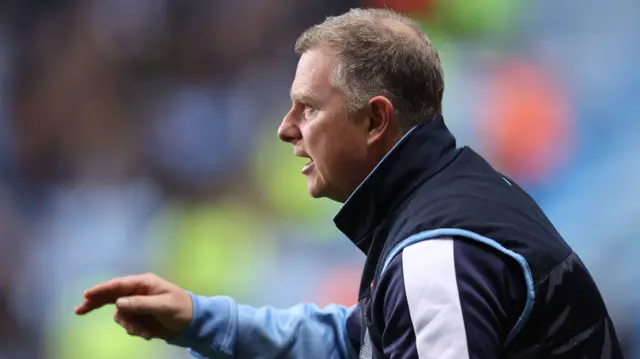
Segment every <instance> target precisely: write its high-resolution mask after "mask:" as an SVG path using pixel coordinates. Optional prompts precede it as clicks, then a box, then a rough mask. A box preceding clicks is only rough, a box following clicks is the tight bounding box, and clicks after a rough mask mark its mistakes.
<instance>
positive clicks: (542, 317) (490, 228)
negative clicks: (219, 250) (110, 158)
mask: <svg viewBox="0 0 640 359" xmlns="http://www.w3.org/2000/svg"><path fill="white" fill-rule="evenodd" d="M335 223H336V225H337V226H338V228H339V229H340V230H342V231H343V232H344V233H345V234H346V235H347V237H349V238H350V239H351V240H352V241H353V242H354V244H355V245H357V246H358V247H359V248H360V249H361V250H362V251H363V252H364V253H365V254H366V255H367V260H366V263H365V268H364V270H363V275H362V281H361V285H360V295H359V302H358V305H356V306H355V307H352V308H345V307H342V306H337V305H336V306H328V307H326V308H318V307H316V306H314V305H312V304H300V305H298V306H295V307H293V308H289V309H274V308H270V307H264V308H252V307H248V306H242V305H238V304H236V303H235V302H234V301H233V300H232V299H230V298H227V297H214V298H207V297H200V296H195V295H194V296H192V298H193V303H194V312H195V315H194V320H193V322H192V324H191V326H190V327H189V328H188V329H187V330H186V331H185V333H183V334H182V335H181V336H180V337H179V338H176V339H175V340H173V341H171V342H170V343H171V344H176V345H180V346H183V347H188V348H190V349H191V352H192V354H193V355H194V356H196V357H200V358H265V359H266V358H292V359H293V358H296V359H297V358H305V359H306V358H308V359H314V358H318V359H320V358H322V359H325V358H336V359H338V358H340V359H342V358H362V359H370V358H371V359H373V358H392V359H401V358H402V359H409V358H415V359H425V358H429V359H431V358H433V359H465V358H476V359H489V358H525V359H526V358H545V359H547V358H552V359H561V358H562V359H564V358H585V359H590V358H593V359H596V358H598V359H605V358H606V359H609V358H610V359H618V358H622V354H621V350H620V345H619V343H618V340H617V337H616V333H615V330H614V328H613V325H612V323H611V319H610V318H609V315H608V313H607V310H606V308H605V305H604V302H603V300H602V298H601V296H600V293H599V291H598V289H597V287H596V285H595V283H594V282H593V280H592V279H591V276H590V275H589V273H588V271H587V270H586V268H585V267H584V265H583V264H582V262H581V261H580V259H579V258H578V256H577V255H576V254H575V253H574V252H573V251H572V250H571V248H570V247H569V246H568V245H567V244H566V243H565V242H564V240H563V239H562V238H561V236H560V234H558V232H557V231H556V230H555V228H554V227H553V225H552V224H551V223H550V222H549V220H548V219H547V218H546V216H545V215H544V214H543V212H542V211H541V210H540V208H539V207H538V206H537V204H536V203H535V202H534V201H533V200H532V199H531V198H530V197H529V196H528V195H527V194H526V193H525V192H524V191H522V190H521V189H520V188H519V187H518V186H517V185H516V184H515V183H514V182H513V181H512V180H510V179H508V178H506V177H505V176H503V175H501V174H500V173H498V172H496V171H495V170H494V169H493V168H491V166H489V164H487V163H486V162H485V161H484V160H483V159H482V158H481V157H480V156H479V155H477V154H476V153H475V152H473V151H472V150H471V149H469V148H466V147H465V148H456V145H455V139H454V138H453V136H452V135H451V133H450V132H449V131H448V129H447V128H446V126H445V125H444V121H443V119H442V118H441V117H437V118H435V119H433V120H431V121H429V122H427V123H426V124H423V125H420V126H417V127H416V128H414V129H413V130H411V131H410V132H409V133H408V134H407V135H405V136H404V137H403V139H402V140H401V141H400V142H399V143H398V144H397V145H396V146H395V147H394V149H393V150H392V151H390V152H389V154H388V155H387V156H386V157H385V158H384V159H383V160H382V161H381V162H380V164H379V165H378V167H377V168H376V169H375V170H374V171H373V172H372V173H371V174H370V175H369V176H368V177H367V179H365V181H364V182H363V183H362V184H361V185H360V186H359V187H358V189H356V191H355V192H354V193H353V194H352V196H351V197H350V198H349V199H348V200H347V202H346V203H345V205H344V206H343V207H342V209H341V210H340V212H339V213H338V214H337V215H336V217H335Z"/></svg>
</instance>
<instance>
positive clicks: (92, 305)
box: [75, 301, 104, 315]
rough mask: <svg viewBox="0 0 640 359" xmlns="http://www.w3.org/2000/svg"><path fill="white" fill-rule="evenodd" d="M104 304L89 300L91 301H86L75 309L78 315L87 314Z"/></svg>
mask: <svg viewBox="0 0 640 359" xmlns="http://www.w3.org/2000/svg"><path fill="white" fill-rule="evenodd" d="M103 305H104V304H101V303H98V302H89V301H85V302H84V303H82V304H80V305H79V306H77V307H76V309H75V313H76V315H85V314H87V313H89V312H92V311H94V310H96V309H98V308H100V307H102V306H103Z"/></svg>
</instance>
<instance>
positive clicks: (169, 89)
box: [0, 0, 640, 359]
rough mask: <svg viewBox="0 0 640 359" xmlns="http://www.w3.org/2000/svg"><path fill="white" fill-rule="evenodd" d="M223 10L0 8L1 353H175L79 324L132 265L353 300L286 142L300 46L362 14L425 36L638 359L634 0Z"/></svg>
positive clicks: (430, 0) (278, 3) (21, 3)
mask: <svg viewBox="0 0 640 359" xmlns="http://www.w3.org/2000/svg"><path fill="white" fill-rule="evenodd" d="M229 4H230V3H229V2H228V1H221V0H212V1H204V2H203V1H191V0H189V1H184V0H163V1H152V0H138V1H123V0H118V1H115V0H109V1H105V0H88V1H77V0H75V1H74V0H57V1H40V0H8V1H4V2H2V3H1V4H0V267H2V270H0V359H5V358H10V359H22V358H25V359H27V358H28V359H75V358H94V359H95V358H97V359H101V358H104V359H107V358H119V359H140V358H159V359H179V358H186V357H187V355H186V353H185V352H184V351H182V350H176V349H173V348H168V347H167V346H165V345H163V344H162V343H154V344H151V345H150V344H149V343H146V342H143V341H138V340H135V339H132V338H129V337H128V336H127V335H126V334H125V333H124V332H122V331H121V330H120V329H119V328H118V327H117V326H116V325H115V324H113V322H112V321H111V318H110V317H111V311H112V309H110V308H106V309H104V310H102V311H101V312H100V313H99V314H96V315H94V316H90V317H86V318H82V319H78V318H76V317H74V316H73V308H74V306H75V305H76V304H77V302H78V301H79V300H80V299H81V295H82V291H83V289H85V288H86V287H87V286H90V285H92V284H95V283H96V282H99V281H103V280H108V279H110V278H111V277H114V276H118V275H123V274H129V273H139V272H146V271H153V272H156V273H158V274H160V275H162V276H164V277H166V278H168V279H170V280H172V281H174V282H176V283H178V284H180V285H182V286H184V287H185V288H187V289H191V290H193V291H197V292H198V293H201V294H206V295H218V294H221V295H231V296H234V297H236V298H237V299H238V300H239V301H242V302H244V303H248V304H253V305H262V304H273V305H276V306H286V305H290V304H294V303H296V302H299V301H316V302H318V303H320V304H326V303H329V302H338V303H343V304H352V303H353V302H354V301H355V300H356V293H357V287H358V284H359V283H358V280H359V277H358V276H359V270H360V266H361V265H362V263H363V259H364V258H363V256H362V255H361V254H360V253H359V252H358V250H357V249H355V248H354V247H353V246H352V245H351V244H350V243H349V242H348V241H347V240H346V239H345V238H344V236H343V235H342V234H341V233H340V232H339V231H338V230H337V229H335V228H334V227H333V223H332V216H333V215H334V214H335V212H336V211H337V210H338V208H339V205H338V204H334V203H330V202H327V201H324V200H313V199H310V198H309V197H308V195H307V194H306V183H305V180H304V178H303V177H302V176H301V175H300V167H301V166H302V165H303V163H301V161H300V159H299V158H295V157H293V151H292V149H291V148H290V147H289V146H287V145H284V144H281V143H279V141H278V138H277V136H276V130H277V127H278V124H279V121H280V119H281V118H282V116H283V115H284V114H285V113H286V111H287V109H288V106H289V105H290V100H289V98H288V96H289V94H288V92H289V87H290V83H291V80H292V78H293V74H294V71H295V65H296V60H297V58H296V55H295V54H294V52H293V44H294V42H295V39H296V37H297V36H298V34H299V33H300V32H301V31H302V30H303V29H305V28H306V27H308V26H310V25H312V24H314V23H316V22H319V21H321V20H322V19H324V17H325V16H327V15H329V14H339V13H342V12H344V11H346V10H347V9H348V8H350V7H355V6H359V5H366V6H389V7H392V8H393V7H396V8H398V9H404V10H406V11H410V13H411V15H412V16H413V17H414V18H415V19H416V20H418V21H419V22H420V23H421V24H422V25H423V26H424V29H425V31H426V32H427V33H428V35H429V36H430V37H431V38H432V39H433V41H434V43H435V44H436V46H437V48H438V49H439V50H440V53H441V58H442V61H443V63H444V68H445V77H446V89H445V99H444V116H445V120H446V121H447V124H448V125H449V127H450V128H451V129H452V131H453V132H454V134H456V135H457V137H458V141H459V144H460V145H470V146H472V147H474V148H475V149H477V150H478V151H479V152H481V153H482V154H484V155H485V156H486V157H487V158H488V159H489V160H490V161H491V162H492V163H493V164H494V165H495V166H496V167H497V168H499V169H500V170H501V171H503V172H504V173H505V174H507V175H509V176H510V177H512V178H514V179H515V180H517V181H518V182H519V183H521V184H522V185H523V186H524V187H526V188H527V189H528V190H529V191H530V192H531V194H532V195H533V196H534V197H535V198H536V199H537V200H538V201H539V203H540V204H541V205H542V207H543V208H544V209H545V210H546V212H547V213H548V215H549V217H550V218H551V219H552V220H553V221H554V222H555V223H556V224H557V227H558V229H559V230H560V231H561V233H563V235H564V236H565V238H566V239H567V241H568V242H569V243H570V244H571V245H572V246H573V247H574V248H575V250H576V251H577V252H578V254H579V255H580V256H581V257H582V258H583V260H584V261H585V262H586V263H587V265H588V266H589V268H590V270H591V272H592V274H593V276H594V278H595V279H596V281H597V282H598V284H599V285H600V287H601V289H602V292H603V294H604V296H605V299H606V301H607V303H608V305H609V309H610V311H611V312H612V315H613V317H614V319H615V320H616V324H617V329H618V331H619V334H620V337H621V338H622V339H623V341H624V343H625V347H626V348H627V351H628V353H627V357H628V358H632V359H633V358H640V305H639V304H637V303H640V284H638V280H637V278H640V266H638V264H637V258H640V240H639V239H640V159H638V158H637V157H636V155H638V154H640V66H638V60H637V59H638V58H640V38H639V37H638V34H640V21H638V16H637V14H640V2H638V1H636V0H610V1H596V0H582V1H575V0H536V1H533V0H515V1H514V0H393V1H391V0H389V1H385V0H369V1H364V0H363V1H357V0H332V1H319V0H302V1H301V0H263V1H256V0H235V1H233V6H230V5H229ZM303 162H304V161H303ZM576 295H579V293H576Z"/></svg>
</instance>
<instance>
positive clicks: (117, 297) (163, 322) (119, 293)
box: [75, 274, 193, 340]
mask: <svg viewBox="0 0 640 359" xmlns="http://www.w3.org/2000/svg"><path fill="white" fill-rule="evenodd" d="M107 304H115V305H116V308H117V310H116V312H115V314H114V317H113V318H114V320H115V321H116V323H118V324H119V325H120V326H122V327H123V328H124V329H125V330H126V331H127V332H128V333H129V334H130V335H134V336H139V337H142V338H144V339H147V340H150V339H153V338H157V339H163V340H169V339H172V338H174V337H175V336H177V335H178V334H180V333H181V332H182V331H184V330H185V329H186V328H187V327H188V326H189V324H190V323H191V320H192V318H193V304H192V302H191V297H190V296H189V294H188V293H187V292H185V291H184V290H183V289H181V288H180V287H178V286H176V285H175V284H172V283H170V282H168V281H166V280H164V279H162V278H160V277H158V276H156V275H154V274H142V275H134V276H127V277H121V278H116V279H112V280H111V281H109V282H106V283H103V284H99V285H97V286H95V287H93V288H91V289H89V290H87V291H86V292H85V293H84V303H82V304H81V305H79V306H78V307H77V308H76V310H75V313H76V314H77V315H84V314H87V313H90V312H92V311H94V310H96V309H98V308H101V307H102V306H104V305H107Z"/></svg>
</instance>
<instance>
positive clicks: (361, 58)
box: [295, 9, 444, 131]
mask: <svg viewBox="0 0 640 359" xmlns="http://www.w3.org/2000/svg"><path fill="white" fill-rule="evenodd" d="M319 47H327V48H329V49H330V50H332V51H335V53H336V56H337V59H338V63H337V64H336V67H335V69H334V71H333V74H332V76H331V84H332V85H333V86H334V87H336V88H338V89H339V90H341V91H342V92H343V93H344V95H345V101H346V105H347V108H348V109H349V111H350V112H354V111H357V110H359V109H361V108H363V107H364V106H366V104H367V103H368V102H369V100H370V99H371V98H372V97H374V96H378V95H381V96H385V97H387V98H389V100H390V101H391V103H392V104H393V106H394V109H395V115H396V116H397V117H398V118H399V120H400V122H401V125H402V128H403V130H404V131H406V130H408V129H410V128H411V127H413V126H415V125H417V124H419V123H422V122H425V121H428V120H429V119H431V118H433V117H434V116H436V115H440V114H441V113H442V96H443V93H444V74H443V71H442V65H441V63H440V57H439V56H438V53H437V51H436V49H435V47H434V46H433V44H432V43H431V41H430V40H429V38H428V37H427V36H426V35H425V34H424V33H423V31H422V29H421V28H420V25H418V24H417V23H416V22H415V21H413V20H411V19H410V18H408V17H405V16H403V15H400V14H398V13H396V12H393V11H391V10H387V9H352V10H350V11H349V12H347V13H345V14H342V15H340V16H331V17H328V18H327V19H326V20H325V21H324V22H322V23H320V24H318V25H315V26H313V27H311V28H309V29H307V30H306V31H305V32H304V33H303V34H302V35H301V36H300V37H299V38H298V40H297V41H296V46H295V50H296V53H298V54H303V53H305V52H307V51H309V50H311V49H315V48H319Z"/></svg>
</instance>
